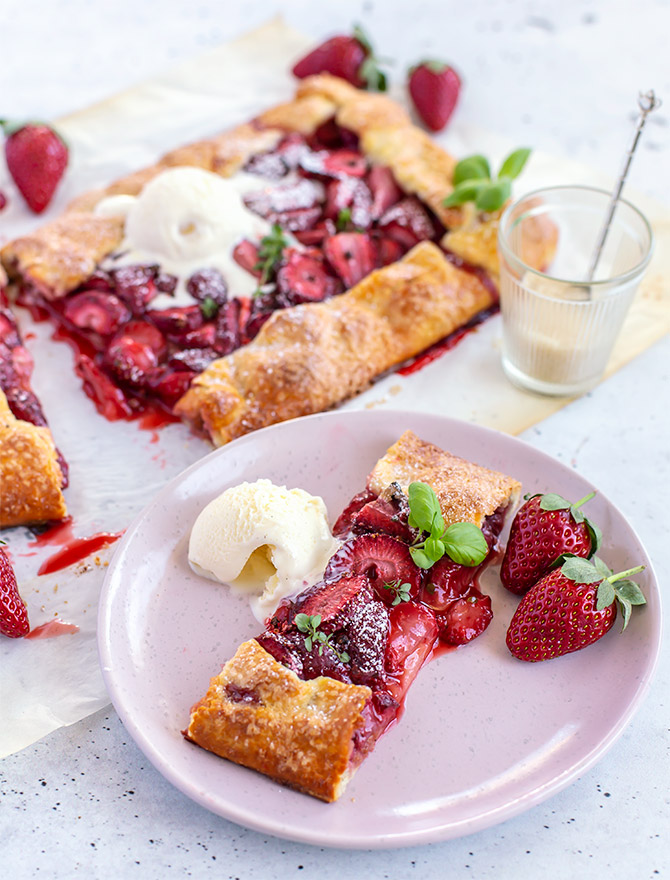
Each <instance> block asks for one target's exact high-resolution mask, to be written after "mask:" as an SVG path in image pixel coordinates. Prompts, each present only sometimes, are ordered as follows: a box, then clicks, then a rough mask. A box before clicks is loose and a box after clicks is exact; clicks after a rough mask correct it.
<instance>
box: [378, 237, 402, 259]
mask: <svg viewBox="0 0 670 880" xmlns="http://www.w3.org/2000/svg"><path fill="white" fill-rule="evenodd" d="M407 250H408V249H407V248H406V247H404V246H403V245H402V244H400V242H399V241H396V240H395V239H394V238H380V239H378V240H377V262H378V264H379V265H380V266H390V265H391V263H397V262H398V260H400V259H401V258H402V257H403V256H404V255H405V254H406V253H407Z"/></svg>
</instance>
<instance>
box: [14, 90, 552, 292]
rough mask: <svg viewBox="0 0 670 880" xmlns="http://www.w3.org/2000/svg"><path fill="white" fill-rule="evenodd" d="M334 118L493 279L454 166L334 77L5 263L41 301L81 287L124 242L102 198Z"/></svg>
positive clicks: (89, 198) (71, 215)
mask: <svg viewBox="0 0 670 880" xmlns="http://www.w3.org/2000/svg"><path fill="white" fill-rule="evenodd" d="M333 117H334V118H335V119H336V121H337V122H338V123H339V124H340V125H342V126H343V127H344V128H347V129H350V130H351V131H353V132H355V133H356V134H358V135H359V137H360V144H361V149H362V151H363V152H364V153H365V154H366V156H367V157H368V158H369V159H370V160H371V161H372V162H373V163H377V164H382V165H387V166H388V167H389V168H390V169H391V170H392V172H393V174H394V176H395V177H396V179H397V181H398V183H399V184H400V186H401V187H402V188H403V189H404V190H405V191H406V192H407V193H410V194H413V195H416V196H417V197H418V198H419V199H421V200H422V201H423V202H424V203H425V204H426V205H427V206H428V207H430V208H431V209H432V211H433V212H434V213H435V215H436V216H437V217H438V218H439V220H440V221H441V222H442V224H443V225H444V226H445V227H446V228H447V229H448V230H452V231H453V230H456V231H455V232H453V237H452V238H451V239H449V240H448V241H447V243H446V246H447V247H449V248H450V249H452V250H454V252H455V253H457V254H459V255H460V256H461V257H463V258H464V259H466V260H468V261H469V262H474V263H475V264H476V265H481V266H483V267H484V268H486V269H487V270H488V271H490V272H491V273H492V274H494V275H497V272H498V258H497V253H496V250H495V247H493V243H494V237H495V236H494V235H493V234H492V233H491V231H490V229H489V228H488V227H486V224H484V228H482V229H481V230H480V229H479V226H480V225H481V221H480V219H479V218H477V217H474V219H473V215H472V212H469V211H468V210H464V209H463V208H462V207H454V208H445V207H444V204H443V202H444V199H445V198H446V196H448V195H449V194H450V193H451V192H452V189H453V187H452V183H451V181H452V175H453V169H454V167H455V165H456V160H455V159H454V158H453V157H452V156H450V155H449V153H447V152H446V150H444V149H442V147H440V146H439V145H438V144H436V143H435V142H434V141H433V140H432V138H431V137H430V136H429V135H428V134H427V133H426V132H424V131H422V130H421V129H419V128H417V127H416V126H415V125H413V124H412V122H411V119H410V117H409V116H408V114H407V112H406V111H405V110H404V109H403V108H402V107H401V106H400V105H399V104H397V103H396V102H395V101H393V100H391V99H390V98H388V97H386V96H385V95H379V94H372V93H368V92H364V91H360V90H358V89H356V88H354V87H353V86H352V85H350V84H349V83H347V82H345V81H344V80H342V79H338V78H337V77H333V76H330V75H328V74H321V75H319V76H312V77H308V78H306V79H304V80H302V81H301V82H300V83H299V85H298V87H297V90H296V98H295V99H294V100H293V101H290V102H287V103H285V104H282V105H279V106H278V107H274V108H271V109H269V110H267V111H265V113H263V114H261V115H260V116H259V117H258V118H257V119H256V120H255V121H253V122H249V123H244V124H243V125H239V126H237V127H236V128H234V129H232V130H230V131H227V132H224V133H222V134H220V135H217V136H215V137H212V138H208V139H205V140H201V141H197V142H196V143H192V144H187V145H185V146H182V147H179V148H177V149H175V150H171V151H170V152H168V153H166V154H165V155H164V156H163V157H162V158H161V159H159V161H158V162H157V163H156V164H155V165H152V166H150V167H149V168H144V169H141V170H139V171H136V172H133V173H132V174H129V175H126V176H125V177H123V178H121V179H120V180H117V181H115V182H114V183H112V184H111V185H110V186H108V187H105V188H101V189H97V190H95V191H93V192H90V193H84V194H83V195H81V196H79V197H78V198H77V199H75V200H74V201H73V202H72V203H71V205H70V207H69V209H68V211H67V212H66V214H65V215H64V216H63V217H62V218H60V219H59V220H56V221H55V222H54V223H50V224H48V225H47V226H45V227H42V228H41V229H38V230H36V231H35V232H32V233H30V234H29V235H28V236H23V237H22V238H20V239H17V240H16V241H14V242H10V243H9V244H8V245H6V247H5V248H3V249H2V251H0V259H1V260H2V262H3V263H4V265H5V266H6V267H7V269H8V271H9V272H10V274H11V275H12V276H20V277H22V278H23V279H24V280H26V281H28V282H31V283H33V284H34V285H35V286H36V287H37V288H38V289H39V290H40V291H41V292H42V293H43V295H44V296H45V297H47V298H49V299H54V298H57V297H59V296H63V295H65V294H66V293H68V292H69V291H71V290H73V289H74V288H75V287H77V286H78V285H79V284H81V283H82V282H83V281H85V280H86V278H87V277H88V275H90V274H91V272H92V271H93V269H94V268H95V266H96V264H97V263H99V262H100V260H102V259H103V258H104V257H106V256H108V255H109V254H110V253H112V252H113V251H114V250H115V248H117V247H118V245H119V244H120V242H121V240H122V232H121V229H120V226H121V223H122V221H121V220H120V219H119V218H102V217H96V216H95V215H93V214H92V212H93V211H94V209H95V206H96V205H97V203H98V202H99V201H100V199H102V198H104V197H105V196H109V195H120V194H127V195H137V194H138V193H139V192H141V190H142V188H143V187H144V186H145V185H146V183H148V181H149V180H151V179H153V178H154V177H155V176H156V175H157V174H159V173H160V172H161V171H163V170H164V169H166V168H169V167H174V166H184V165H186V166H195V167H198V168H203V169H205V170H207V171H211V172H213V173H215V174H220V175H221V176H223V177H229V176H231V175H233V174H235V173H236V172H237V171H238V170H239V169H240V168H241V167H242V166H243V165H244V164H245V163H246V162H247V161H248V160H249V159H250V158H251V157H252V156H254V155H256V154H258V153H262V152H265V151H267V150H270V149H272V148H273V147H275V146H276V145H277V143H278V142H279V140H280V139H281V137H282V136H283V135H284V133H285V132H286V131H297V132H300V133H301V134H304V135H307V134H310V133H312V132H313V131H315V129H316V128H318V126H319V125H321V124H322V123H324V122H326V121H327V120H328V119H330V118H333ZM461 227H463V228H462V229H461ZM459 232H460V233H461V234H460V236H459ZM553 232H554V237H553V238H552V235H551V230H547V229H544V228H539V227H538V230H537V236H536V237H533V236H531V238H533V240H532V241H531V242H529V249H528V260H529V265H531V266H536V267H538V268H542V267H544V266H546V264H547V262H548V255H550V254H551V253H552V252H553V248H554V247H555V230H553ZM445 241H446V240H445ZM479 261H481V262H479ZM538 261H541V262H538Z"/></svg>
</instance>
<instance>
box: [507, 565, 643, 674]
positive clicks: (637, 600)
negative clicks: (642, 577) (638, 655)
mask: <svg viewBox="0 0 670 880" xmlns="http://www.w3.org/2000/svg"><path fill="white" fill-rule="evenodd" d="M643 568H644V566H642V565H638V566H636V567H635V568H630V569H628V570H627V571H622V572H619V573H618V574H612V573H611V572H610V570H609V568H608V567H607V566H606V565H605V563H604V562H602V560H600V559H599V558H598V557H597V556H596V557H594V561H593V562H589V561H587V560H586V559H581V558H579V557H570V558H569V559H567V560H566V561H565V562H564V563H563V565H562V566H561V567H560V568H556V569H554V570H553V571H551V572H549V574H547V575H545V576H544V577H543V578H541V579H540V580H539V581H538V582H537V583H536V584H535V585H534V586H533V587H531V589H530V590H529V591H528V593H526V595H525V596H524V597H523V599H522V600H521V602H520V603H519V606H518V608H517V609H516V611H515V613H514V616H513V617H512V621H511V623H510V625H509V629H508V630H507V638H506V642H507V647H508V648H509V650H510V651H511V653H512V654H513V655H514V656H515V657H517V658H518V659H519V660H527V661H529V662H531V663H534V662H537V661H539V660H550V659H552V658H553V657H560V656H561V655H563V654H570V653H572V652H573V651H579V650H581V649H582V648H586V647H587V646H588V645H592V644H593V643H594V642H597V641H598V639H601V638H602V637H603V636H604V635H605V633H607V632H608V631H609V630H610V629H611V628H612V626H613V625H614V620H615V618H616V615H617V606H618V607H619V608H620V610H621V612H622V616H623V627H622V630H624V629H625V628H626V627H627V625H628V621H629V619H630V615H631V611H632V606H633V605H644V604H645V598H644V596H643V594H642V591H641V590H640V588H639V587H638V585H637V584H636V583H635V582H634V581H632V580H630V579H629V576H630V575H632V574H636V573H637V572H639V571H642V569H643Z"/></svg>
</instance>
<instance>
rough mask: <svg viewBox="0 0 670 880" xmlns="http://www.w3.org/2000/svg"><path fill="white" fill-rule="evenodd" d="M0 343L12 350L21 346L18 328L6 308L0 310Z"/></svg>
mask: <svg viewBox="0 0 670 880" xmlns="http://www.w3.org/2000/svg"><path fill="white" fill-rule="evenodd" d="M0 341H1V342H4V344H5V345H6V346H7V348H14V347H15V346H17V345H20V344H21V337H20V336H19V328H18V327H17V325H16V321H15V320H14V315H13V314H12V313H11V312H10V311H9V309H7V308H0Z"/></svg>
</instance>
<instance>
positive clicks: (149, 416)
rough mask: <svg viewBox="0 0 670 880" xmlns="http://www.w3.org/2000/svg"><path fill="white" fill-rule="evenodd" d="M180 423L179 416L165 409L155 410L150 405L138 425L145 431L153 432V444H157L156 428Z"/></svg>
mask: <svg viewBox="0 0 670 880" xmlns="http://www.w3.org/2000/svg"><path fill="white" fill-rule="evenodd" d="M180 421H181V419H180V418H179V416H173V415H172V414H171V413H169V412H167V411H166V410H164V409H158V408H153V407H151V405H149V406H148V407H147V410H146V411H145V412H143V413H142V415H141V416H140V419H139V422H138V425H139V427H140V428H141V429H142V430H143V431H153V432H154V436H153V437H152V438H151V442H152V443H156V442H157V441H158V434H157V433H156V428H163V427H164V426H165V425H173V424H175V423H176V422H180Z"/></svg>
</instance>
